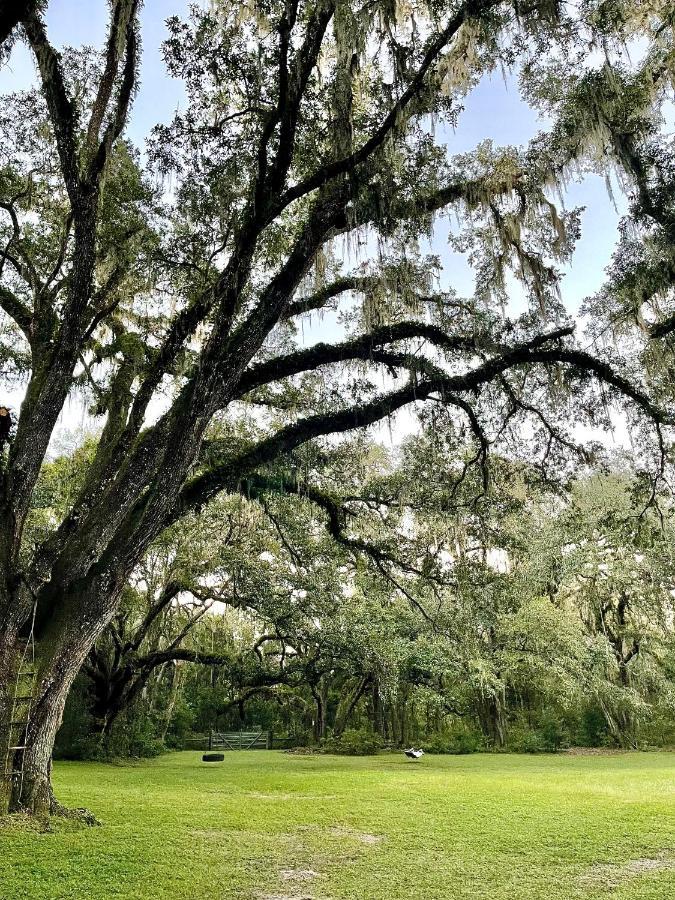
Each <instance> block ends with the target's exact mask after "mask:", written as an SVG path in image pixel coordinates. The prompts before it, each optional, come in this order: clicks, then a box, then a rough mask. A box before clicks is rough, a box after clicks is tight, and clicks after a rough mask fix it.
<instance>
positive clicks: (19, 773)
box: [2, 610, 37, 796]
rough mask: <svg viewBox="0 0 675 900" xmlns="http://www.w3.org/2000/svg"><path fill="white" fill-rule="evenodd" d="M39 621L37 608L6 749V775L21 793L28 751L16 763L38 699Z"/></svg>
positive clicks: (18, 676)
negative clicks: (35, 629)
mask: <svg viewBox="0 0 675 900" xmlns="http://www.w3.org/2000/svg"><path fill="white" fill-rule="evenodd" d="M34 623H35V610H34V611H33V624H31V630H30V635H29V636H28V639H27V640H26V642H25V645H24V648H23V653H22V654H21V661H20V663H19V668H18V670H17V673H16V681H15V682H14V695H13V697H12V707H11V710H10V718H9V732H8V734H9V740H8V741H7V750H6V753H5V765H4V767H3V771H2V774H3V777H4V778H5V779H8V780H10V781H12V782H16V783H18V789H17V794H18V795H19V796H20V795H21V791H22V789H23V778H24V754H23V753H21V756H20V757H19V759H20V762H19V765H18V766H17V765H15V757H16V753H17V752H19V751H22V750H25V749H26V746H27V745H26V743H25V741H26V735H27V733H28V726H29V725H30V714H31V707H32V704H33V700H34V699H35V683H36V680H37V667H36V663H35V639H34V633H33V625H34Z"/></svg>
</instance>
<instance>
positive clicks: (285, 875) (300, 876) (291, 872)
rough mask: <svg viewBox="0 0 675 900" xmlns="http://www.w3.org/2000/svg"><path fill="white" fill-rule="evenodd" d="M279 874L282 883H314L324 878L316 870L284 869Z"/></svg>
mask: <svg viewBox="0 0 675 900" xmlns="http://www.w3.org/2000/svg"><path fill="white" fill-rule="evenodd" d="M279 874H280V875H281V880H282V881H314V879H315V878H322V877H323V876H322V875H320V873H319V872H315V871H314V869H282V870H281V872H280V873H279Z"/></svg>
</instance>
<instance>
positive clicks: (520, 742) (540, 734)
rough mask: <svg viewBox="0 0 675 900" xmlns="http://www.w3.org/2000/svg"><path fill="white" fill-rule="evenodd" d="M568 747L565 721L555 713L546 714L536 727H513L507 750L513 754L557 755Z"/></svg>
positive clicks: (520, 724) (525, 725)
mask: <svg viewBox="0 0 675 900" xmlns="http://www.w3.org/2000/svg"><path fill="white" fill-rule="evenodd" d="M568 746H569V735H568V732H567V729H566V728H565V725H564V723H563V721H562V720H561V719H560V718H559V717H558V716H557V715H556V714H555V713H553V712H544V713H543V714H542V715H541V716H540V718H539V721H538V722H537V723H536V725H534V726H530V725H527V724H522V723H516V724H514V725H512V726H511V727H510V728H509V733H508V738H507V742H506V747H505V749H506V750H509V751H511V752H513V753H557V752H558V750H560V749H561V748H562V747H568Z"/></svg>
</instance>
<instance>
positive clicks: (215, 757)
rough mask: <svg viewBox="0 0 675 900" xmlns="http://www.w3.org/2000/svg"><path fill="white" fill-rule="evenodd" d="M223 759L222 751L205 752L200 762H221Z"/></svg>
mask: <svg viewBox="0 0 675 900" xmlns="http://www.w3.org/2000/svg"><path fill="white" fill-rule="evenodd" d="M224 759H225V754H224V753H205V754H204V755H203V756H202V762H222V761H223V760H224Z"/></svg>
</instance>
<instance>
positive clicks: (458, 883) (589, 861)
mask: <svg viewBox="0 0 675 900" xmlns="http://www.w3.org/2000/svg"><path fill="white" fill-rule="evenodd" d="M54 781H55V785H56V789H57V792H58V795H59V798H60V799H61V800H62V801H63V802H64V803H66V804H68V805H71V806H80V805H84V806H87V807H89V808H90V809H91V810H92V811H93V812H94V813H95V814H96V815H97V816H98V817H99V818H100V819H101V820H102V822H103V827H100V828H92V829H87V828H80V827H75V826H73V825H69V824H67V823H66V824H57V825H56V826H55V830H54V831H53V832H51V833H38V832H37V831H35V830H31V829H30V828H28V827H26V826H23V827H22V826H19V825H17V824H16V823H13V824H12V825H10V826H9V827H7V826H5V827H2V828H0V898H2V900H19V898H20V900H61V898H73V900H74V898H77V900H99V898H100V900H103V898H106V900H107V898H124V900H131V898H133V900H168V898H171V900H173V898H181V900H183V898H189V900H201V898H204V900H224V898H247V900H301V898H315V900H342V898H364V900H366V898H367V900H404V898H405V900H411V898H412V900H422V898H425V900H444V898H448V900H450V898H452V900H454V898H467V900H468V898H471V900H479V898H485V900H488V898H489V900H507V898H508V900H521V898H522V900H530V898H546V900H555V898H560V900H569V898H574V897H584V898H592V897H597V898H604V897H616V898H636V900H637V898H650V900H651V898H664V900H665V898H675V754H668V753H649V754H625V755H617V756H566V755H561V756H530V757H528V756H508V755H499V756H488V755H477V756H466V757H451V756H446V757H441V756H426V757H424V758H423V759H422V760H421V761H420V762H418V763H414V762H409V761H407V760H406V759H405V758H404V757H403V756H402V755H401V754H390V755H382V756H377V757H370V758H359V759H352V758H340V757H334V756H293V755H289V754H284V753H280V752H265V751H257V752H256V751H252V752H241V753H230V754H229V755H226V757H225V762H224V763H221V764H219V765H211V766H209V765H206V764H203V763H202V762H201V761H200V754H198V753H176V754H170V755H167V756H164V757H162V758H160V759H158V760H154V761H151V762H145V763H142V764H138V765H129V766H109V765H98V764H92V763H57V764H56V766H55V775H54Z"/></svg>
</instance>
